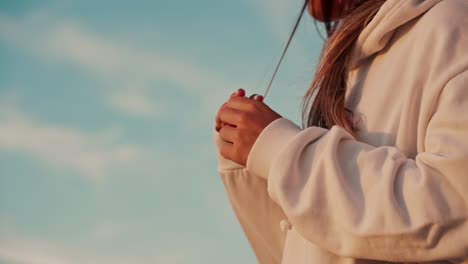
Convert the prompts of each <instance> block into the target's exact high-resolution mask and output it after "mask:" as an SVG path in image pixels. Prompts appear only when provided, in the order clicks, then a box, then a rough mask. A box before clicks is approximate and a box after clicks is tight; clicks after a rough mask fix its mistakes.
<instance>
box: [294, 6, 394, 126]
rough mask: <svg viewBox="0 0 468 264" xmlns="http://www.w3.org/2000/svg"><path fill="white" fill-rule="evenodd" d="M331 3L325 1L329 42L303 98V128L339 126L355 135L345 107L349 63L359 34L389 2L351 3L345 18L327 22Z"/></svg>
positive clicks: (350, 118) (324, 48) (350, 115)
mask: <svg viewBox="0 0 468 264" xmlns="http://www.w3.org/2000/svg"><path fill="white" fill-rule="evenodd" d="M330 2H331V1H330V0H322V8H323V9H324V10H323V14H324V16H325V20H324V22H325V25H326V29H327V33H328V39H327V41H326V43H325V45H324V47H323V49H322V53H321V56H320V58H321V59H320V62H319V64H318V66H317V70H316V72H315V76H314V80H313V82H312V84H311V86H310V88H309V89H308V90H307V92H306V94H305V95H304V98H303V104H302V126H303V127H304V128H305V127H310V126H319V127H323V128H328V129H330V128H331V127H332V126H334V125H338V126H341V127H343V128H344V129H346V130H347V131H348V132H350V133H351V134H354V132H355V128H354V126H353V123H352V112H351V111H350V110H349V109H346V108H345V105H344V99H345V93H346V83H347V75H348V71H349V69H348V61H349V57H350V54H351V51H352V48H353V46H354V44H355V43H356V40H357V38H358V36H359V34H361V32H362V30H363V29H364V27H365V26H366V25H367V24H368V23H369V22H370V20H371V19H372V18H373V17H374V16H375V14H376V13H377V11H378V10H379V9H380V7H381V6H382V4H383V3H384V2H385V0H364V1H363V0H348V1H347V2H348V3H349V5H348V6H346V8H347V10H345V12H344V14H345V15H344V16H343V17H342V18H341V19H340V20H339V21H330V20H329V19H327V16H329V15H330V14H331V10H330V8H331V7H330ZM315 93H316V95H315V96H314V94H315ZM314 97H315V99H314ZM312 101H313V103H312V105H311V106H310V104H311V102H312Z"/></svg>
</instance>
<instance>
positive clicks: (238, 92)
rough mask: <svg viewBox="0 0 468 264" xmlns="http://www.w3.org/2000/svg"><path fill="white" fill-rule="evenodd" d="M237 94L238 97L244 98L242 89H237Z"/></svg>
mask: <svg viewBox="0 0 468 264" xmlns="http://www.w3.org/2000/svg"><path fill="white" fill-rule="evenodd" d="M237 94H238V95H239V96H242V97H244V96H245V90H244V89H242V88H239V90H237Z"/></svg>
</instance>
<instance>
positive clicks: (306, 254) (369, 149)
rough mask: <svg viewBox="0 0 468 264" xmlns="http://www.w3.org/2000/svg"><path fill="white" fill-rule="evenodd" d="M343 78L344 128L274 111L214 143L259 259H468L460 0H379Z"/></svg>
mask: <svg viewBox="0 0 468 264" xmlns="http://www.w3.org/2000/svg"><path fill="white" fill-rule="evenodd" d="M348 80H349V81H348V84H347V85H348V89H347V93H346V101H345V102H346V106H347V107H348V108H349V109H351V110H352V111H353V112H354V114H355V116H356V120H355V121H356V124H357V126H358V131H357V133H356V136H355V137H354V136H352V135H351V134H349V133H348V132H347V131H345V130H344V129H343V128H342V127H339V126H334V127H332V128H331V129H324V128H319V127H308V128H306V129H301V128H300V127H299V126H298V125H296V124H294V123H293V122H291V121H290V120H289V119H287V118H280V119H277V120H275V121H274V122H273V123H271V124H270V125H268V126H267V127H266V128H265V129H264V130H263V131H262V133H261V134H260V136H259V137H258V139H257V141H256V142H255V144H254V146H253V148H252V150H251V152H250V154H249V156H248V160H247V164H246V166H245V167H244V166H241V165H239V164H237V163H235V162H233V161H230V160H227V159H225V158H224V157H222V156H221V155H220V154H219V151H218V152H217V153H218V161H219V163H218V167H217V171H218V173H219V175H220V176H221V179H222V181H223V183H224V186H225V190H226V193H227V195H228V197H229V200H230V203H231V205H232V208H233V210H234V212H235V214H236V216H237V219H238V221H239V223H240V225H241V226H242V229H243V231H244V233H245V235H246V237H247V239H248V241H249V243H250V245H251V247H252V249H253V251H254V253H255V255H256V257H257V260H258V262H259V263H284V264H302V263H304V264H305V263H320V264H327V263H381V262H403V263H420V262H429V263H468V221H467V220H468V1H467V0H387V1H386V2H385V3H384V5H383V6H382V7H381V9H380V10H379V12H378V13H377V14H376V16H375V18H374V19H373V20H372V21H371V22H370V23H369V24H368V26H367V27H366V28H365V29H364V31H363V32H362V33H361V35H360V36H359V38H358V41H357V44H356V46H355V48H354V51H353V53H352V60H351V70H350V72H349V78H348ZM214 138H215V142H216V146H217V147H218V148H217V149H218V150H219V143H220V142H221V139H220V137H219V135H218V133H217V132H216V131H214Z"/></svg>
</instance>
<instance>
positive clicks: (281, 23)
mask: <svg viewBox="0 0 468 264" xmlns="http://www.w3.org/2000/svg"><path fill="white" fill-rule="evenodd" d="M303 3H304V1H303V0H294V1H290V0H270V1H264V0H253V1H249V4H250V5H252V7H253V8H254V9H255V10H257V12H258V13H259V14H260V15H261V16H262V17H263V20H264V21H265V24H266V25H268V28H269V29H270V30H269V31H270V32H271V33H273V34H274V35H276V36H277V37H278V38H279V39H281V40H284V39H285V38H286V37H287V36H288V35H289V33H290V31H291V29H292V26H293V24H294V22H295V18H296V17H297V15H298V14H299V13H298V12H299V9H300V8H301V7H302V4H303Z"/></svg>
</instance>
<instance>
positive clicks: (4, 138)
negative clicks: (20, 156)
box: [0, 107, 145, 182]
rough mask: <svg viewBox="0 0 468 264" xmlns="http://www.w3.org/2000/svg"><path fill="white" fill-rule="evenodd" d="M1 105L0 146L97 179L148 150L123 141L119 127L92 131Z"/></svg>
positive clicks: (101, 178) (0, 148)
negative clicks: (64, 124)
mask: <svg viewBox="0 0 468 264" xmlns="http://www.w3.org/2000/svg"><path fill="white" fill-rule="evenodd" d="M0 109H1V112H0V131H1V133H0V150H9V151H16V152H20V153H24V154H27V155H30V156H33V157H35V158H37V159H39V160H43V161H45V162H46V163H47V164H49V165H52V166H53V167H56V168H59V169H71V170H73V171H75V172H78V173H79V174H81V175H84V176H86V177H87V178H89V179H92V180H93V181H95V182H100V181H101V180H103V178H104V177H105V176H106V175H107V174H109V172H110V170H111V169H115V168H118V167H120V166H124V165H125V164H129V163H131V162H132V161H135V160H136V159H137V158H139V157H140V156H142V155H143V153H144V152H145V150H144V149H143V148H141V147H139V146H136V145H131V144H124V143H121V142H119V141H120V140H121V135H119V133H117V132H116V131H104V132H102V133H93V134H92V133H88V132H84V131H81V130H78V129H73V128H67V127H61V126H57V125H54V124H49V123H46V122H44V121H40V120H37V119H35V118H33V117H30V116H28V115H26V114H25V113H22V112H20V111H18V110H16V109H15V108H14V107H1V108H0Z"/></svg>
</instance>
